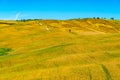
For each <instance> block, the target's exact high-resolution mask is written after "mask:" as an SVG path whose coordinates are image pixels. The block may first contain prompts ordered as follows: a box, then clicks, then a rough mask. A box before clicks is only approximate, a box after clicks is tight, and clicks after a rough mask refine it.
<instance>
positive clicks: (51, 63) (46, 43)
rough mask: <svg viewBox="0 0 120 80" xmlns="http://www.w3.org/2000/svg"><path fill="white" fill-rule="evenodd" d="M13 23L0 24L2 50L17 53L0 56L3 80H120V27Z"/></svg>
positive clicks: (93, 23) (87, 23) (97, 22)
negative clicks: (47, 29) (7, 49)
mask: <svg viewBox="0 0 120 80" xmlns="http://www.w3.org/2000/svg"><path fill="white" fill-rule="evenodd" d="M7 22H9V21H7ZM10 22H11V23H14V24H12V25H9V24H7V26H6V25H3V24H0V25H1V26H0V32H1V34H0V48H12V50H13V51H12V52H9V53H8V55H4V56H0V80H120V77H119V76H120V74H119V73H120V50H119V49H120V42H119V40H120V37H119V36H120V33H118V31H116V30H119V29H116V27H117V25H118V26H119V24H116V23H115V22H113V21H105V20H94V19H88V20H68V21H56V20H41V21H39V22H41V23H43V24H44V25H43V26H40V25H39V24H38V22H37V21H28V22H14V21H10ZM10 22H9V23H10ZM118 22H119V21H117V23H118ZM57 25H58V26H57ZM96 25H97V27H95V26H96ZM99 25H102V26H104V27H105V26H106V27H105V28H104V30H103V29H102V30H101V29H100V28H99V27H100V26H99ZM46 26H48V27H49V29H50V31H46V30H45V28H46ZM69 26H70V27H69ZM111 26H112V28H111ZM114 26H115V27H114ZM108 28H109V29H108ZM117 28H119V27H117ZM69 29H71V30H72V31H71V32H69ZM110 29H111V30H112V31H116V32H117V33H113V32H111V30H110ZM107 30H108V31H107ZM99 32H100V33H99ZM106 32H108V33H106ZM103 33H104V34H103Z"/></svg>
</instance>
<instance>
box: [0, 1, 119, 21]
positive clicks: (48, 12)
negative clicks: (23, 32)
mask: <svg viewBox="0 0 120 80" xmlns="http://www.w3.org/2000/svg"><path fill="white" fill-rule="evenodd" d="M86 17H107V18H110V17H115V18H117V19H120V0H0V19H28V18H29V19H30V18H31V19H35V18H37V19H41V18H42V19H70V18H86Z"/></svg>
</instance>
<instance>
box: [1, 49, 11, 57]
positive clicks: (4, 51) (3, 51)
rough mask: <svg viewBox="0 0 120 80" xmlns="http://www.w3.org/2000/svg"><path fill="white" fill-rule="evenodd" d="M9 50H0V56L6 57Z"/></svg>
mask: <svg viewBox="0 0 120 80" xmlns="http://www.w3.org/2000/svg"><path fill="white" fill-rule="evenodd" d="M11 50H12V49H10V48H0V56H3V55H7V54H8V52H10V51H11Z"/></svg>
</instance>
